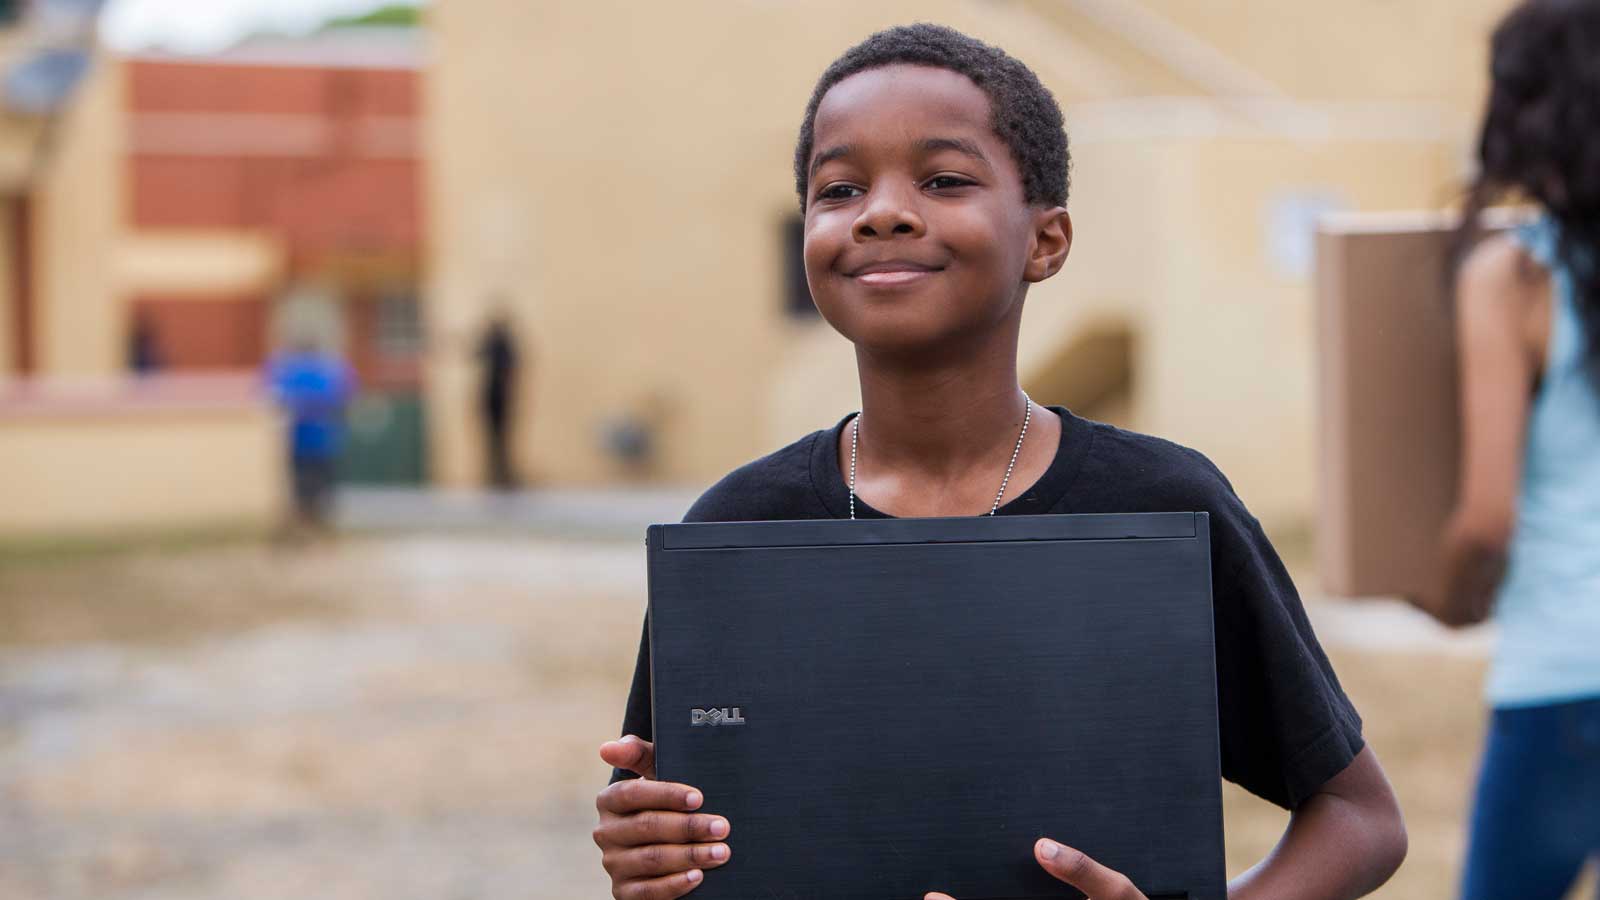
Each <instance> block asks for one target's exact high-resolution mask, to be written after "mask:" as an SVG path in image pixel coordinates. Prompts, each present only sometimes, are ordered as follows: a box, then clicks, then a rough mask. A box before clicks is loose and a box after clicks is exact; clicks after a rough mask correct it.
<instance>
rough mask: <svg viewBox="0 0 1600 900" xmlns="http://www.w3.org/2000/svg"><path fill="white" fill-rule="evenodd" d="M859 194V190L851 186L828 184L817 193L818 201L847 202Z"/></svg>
mask: <svg viewBox="0 0 1600 900" xmlns="http://www.w3.org/2000/svg"><path fill="white" fill-rule="evenodd" d="M860 193H861V189H860V188H858V187H856V186H855V185H853V184H830V185H828V186H827V187H825V188H823V189H822V190H820V191H817V199H818V200H848V199H850V198H851V197H854V196H856V195H857V194H860Z"/></svg>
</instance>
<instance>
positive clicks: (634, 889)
mask: <svg viewBox="0 0 1600 900" xmlns="http://www.w3.org/2000/svg"><path fill="white" fill-rule="evenodd" d="M705 877H706V876H705V873H704V872H702V871H700V870H699V869H690V870H689V871H687V872H680V873H678V874H676V875H666V876H663V877H661V878H649V879H644V880H641V881H627V882H623V883H622V884H620V885H618V886H616V887H615V888H613V889H612V892H611V893H612V896H614V897H616V898H617V900H674V898H676V897H682V896H683V895H684V894H687V893H689V892H690V891H692V890H694V889H695V888H697V887H699V886H700V881H701V880H702V879H703V878H705Z"/></svg>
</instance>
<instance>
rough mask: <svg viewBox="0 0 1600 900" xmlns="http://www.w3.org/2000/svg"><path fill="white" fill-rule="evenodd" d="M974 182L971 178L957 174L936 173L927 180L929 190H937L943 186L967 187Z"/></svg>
mask: <svg viewBox="0 0 1600 900" xmlns="http://www.w3.org/2000/svg"><path fill="white" fill-rule="evenodd" d="M972 183H973V182H972V181H971V180H970V179H966V178H960V177H957V176H955V175H935V176H933V177H932V178H929V179H928V180H927V182H926V186H927V188H928V189H929V190H934V191H937V190H939V189H941V188H956V187H966V186H967V185H970V184H972Z"/></svg>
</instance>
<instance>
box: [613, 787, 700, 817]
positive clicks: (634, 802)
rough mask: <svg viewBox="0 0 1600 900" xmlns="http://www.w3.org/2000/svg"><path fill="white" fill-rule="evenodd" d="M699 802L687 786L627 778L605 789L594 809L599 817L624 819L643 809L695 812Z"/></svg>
mask: <svg viewBox="0 0 1600 900" xmlns="http://www.w3.org/2000/svg"><path fill="white" fill-rule="evenodd" d="M702 802H704V797H702V796H701V794H700V792H699V791H697V790H695V789H694V788H692V787H690V786H688V785H687V784H678V783H676V782H672V781H646V780H645V779H643V778H630V779H628V780H626V781H619V782H617V783H615V784H609V785H606V787H605V789H603V790H602V791H600V796H598V797H596V798H595V801H594V805H595V806H596V807H598V808H599V810H600V811H601V812H603V813H605V812H609V813H616V814H617V815H619V816H625V815H628V814H629V813H636V812H639V811H640V810H645V809H680V810H690V809H699V808H700V804H701V803H702Z"/></svg>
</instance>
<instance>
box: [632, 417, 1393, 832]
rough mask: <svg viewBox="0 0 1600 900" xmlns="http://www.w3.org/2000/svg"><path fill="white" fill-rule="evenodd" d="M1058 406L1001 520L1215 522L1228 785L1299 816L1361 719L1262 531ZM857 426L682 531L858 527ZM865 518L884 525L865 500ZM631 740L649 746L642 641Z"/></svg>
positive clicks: (743, 471)
mask: <svg viewBox="0 0 1600 900" xmlns="http://www.w3.org/2000/svg"><path fill="white" fill-rule="evenodd" d="M1050 409H1052V410H1053V411H1054V412H1055V413H1056V414H1057V415H1058V416H1060V417H1061V443H1060V445H1059V447H1058V448H1057V450H1056V455H1055V459H1054V460H1053V461H1052V462H1051V463H1050V467H1049V468H1048V469H1047V470H1046V471H1045V473H1044V475H1043V476H1041V477H1040V478H1039V480H1038V481H1037V482H1036V483H1035V484H1033V486H1031V487H1029V488H1028V489H1027V491H1025V492H1024V493H1022V494H1021V495H1019V496H1017V497H1015V498H1013V499H1012V500H1010V501H1009V502H1007V503H1006V504H1005V505H1003V506H1001V507H1000V509H999V510H998V511H997V512H996V515H1038V514H1044V513H1126V512H1208V513H1210V514H1211V555H1212V559H1211V572H1212V579H1213V581H1212V601H1213V605H1214V607H1215V618H1216V627H1215V635H1216V642H1217V706H1218V716H1219V723H1220V734H1221V744H1222V748H1221V749H1222V775H1223V777H1225V778H1227V779H1228V780H1229V781H1232V782H1234V783H1235V784H1238V785H1240V786H1242V787H1244V788H1245V789H1246V790H1249V791H1250V792H1251V793H1254V794H1256V795H1258V796H1260V797H1263V798H1265V799H1267V800H1270V801H1271V802H1273V803H1276V804H1278V805H1279V806H1283V807H1286V808H1291V809H1292V808H1294V807H1295V806H1297V805H1299V804H1300V802H1301V801H1303V800H1304V799H1306V797H1308V796H1310V795H1311V793H1312V792H1314V791H1315V790H1316V789H1317V788H1319V787H1321V786H1322V784H1323V783H1325V782H1326V781H1327V780H1328V779H1330V778H1332V777H1333V776H1334V775H1337V774H1338V773H1339V772H1341V771H1343V769H1344V768H1345V766H1347V765H1349V763H1350V761H1351V760H1352V759H1354V758H1355V756H1356V754H1357V753H1359V752H1360V751H1361V748H1362V746H1363V741H1362V738H1361V717H1360V716H1358V715H1357V714H1356V711H1355V707H1353V706H1352V705H1351V703H1350V700H1349V699H1348V698H1347V697H1345V695H1344V691H1343V690H1342V689H1341V688H1340V687H1339V681H1338V679H1337V678H1336V677H1335V676H1334V673H1333V667H1332V666H1330V665H1329V664H1328V659H1327V657H1326V656H1325V655H1324V654H1323V652H1322V648H1321V646H1319V645H1318V643H1317V638H1316V635H1314V634H1313V633H1312V631H1311V624H1310V622H1308V621H1307V620H1306V614H1305V609H1304V608H1303V607H1302V606H1301V603H1300V597H1299V595H1298V594H1297V593H1296V592H1295V588H1294V584H1293V583H1292V582H1291V581H1290V580H1289V574H1288V572H1287V571H1285V569H1284V567H1283V563H1282V562H1281V561H1280V560H1279V559H1278V554H1277V553H1276V552H1275V551H1274V550H1273V549H1272V545H1271V544H1270V543H1269V542H1268V541H1267V537H1266V535H1265V534H1264V533H1262V530H1261V525H1260V523H1259V522H1257V521H1256V519H1255V517H1254V516H1252V515H1251V514H1250V512H1249V511H1248V510H1246V509H1245V507H1244V503H1243V502H1242V501H1240V499H1239V497H1238V495H1237V494H1235V493H1234V491H1233V487H1232V485H1230V484H1229V483H1228V480H1227V478H1225V477H1223V475H1222V473H1221V472H1220V471H1218V470H1217V467H1216V466H1214V465H1212V463H1211V461H1210V460H1208V459H1206V458H1205V457H1204V456H1203V455H1201V454H1200V453H1198V452H1196V451H1194V450H1190V449H1189V448H1187V447H1182V446H1179V445H1178V444H1174V443H1172V442H1170V441H1165V440H1162V439H1160V438H1155V437H1151V436H1149V435H1144V434H1138V433H1135V432H1131V431H1124V430H1122V429H1120V428H1115V427H1113V426H1110V425H1106V424H1103V423H1100V422H1094V421H1091V420H1088V419H1082V418H1079V417H1077V416H1074V415H1072V414H1071V413H1070V412H1068V411H1067V410H1066V409H1064V408H1062V407H1057V406H1053V407H1050ZM852 415H853V414H852ZM850 418H851V416H846V417H845V418H844V419H842V420H840V422H839V423H838V424H837V425H835V426H834V427H833V428H830V429H825V430H822V431H816V432H813V433H811V434H809V435H807V436H805V437H804V438H801V439H800V440H798V441H796V442H795V443H793V444H790V445H789V446H787V447H784V448H783V449H782V450H779V451H777V452H775V453H772V454H769V455H767V456H764V457H762V458H761V459H758V460H756V461H754V462H751V463H748V464H746V465H744V466H741V467H739V468H738V469H735V470H734V471H732V472H730V473H729V474H728V475H727V476H725V477H724V478H723V479H722V480H721V481H719V482H717V483H716V484H715V485H713V486H712V487H711V489H710V490H708V491H706V492H705V493H704V494H703V495H701V497H700V499H699V500H697V501H696V502H695V504H694V505H693V506H692V507H690V509H689V512H688V515H686V516H684V521H685V522H736V521H758V520H771V519H838V518H848V517H849V515H850V511H849V493H848V489H847V487H846V483H845V479H844V476H843V475H842V474H841V473H840V471H839V460H838V455H837V454H838V446H839V435H840V433H841V432H842V430H843V429H844V426H845V424H846V423H847V422H848V421H849V420H850ZM856 517H857V518H868V519H872V518H880V519H881V518H886V516H885V515H884V514H883V513H881V512H878V511H877V510H875V509H873V508H872V507H870V506H868V505H867V504H866V503H864V502H862V500H861V498H860V497H857V498H856ZM622 730H623V733H624V734H636V735H639V736H640V737H642V738H645V739H646V740H650V739H652V729H651V716H650V650H649V645H648V643H647V642H645V641H641V642H640V645H639V662H638V666H637V668H636V669H635V671H634V676H633V689H632V691H631V692H630V693H629V695H628V706H627V711H626V713H625V716H624V719H623V725H622ZM614 777H623V773H620V772H619V773H616V774H615V776H614Z"/></svg>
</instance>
